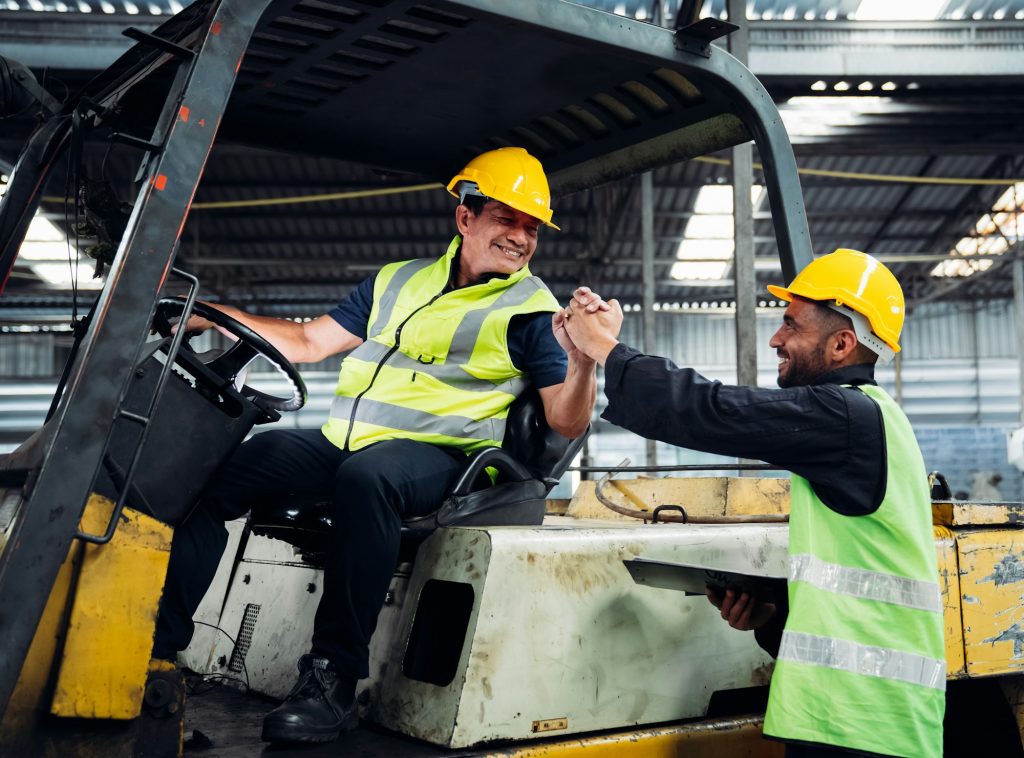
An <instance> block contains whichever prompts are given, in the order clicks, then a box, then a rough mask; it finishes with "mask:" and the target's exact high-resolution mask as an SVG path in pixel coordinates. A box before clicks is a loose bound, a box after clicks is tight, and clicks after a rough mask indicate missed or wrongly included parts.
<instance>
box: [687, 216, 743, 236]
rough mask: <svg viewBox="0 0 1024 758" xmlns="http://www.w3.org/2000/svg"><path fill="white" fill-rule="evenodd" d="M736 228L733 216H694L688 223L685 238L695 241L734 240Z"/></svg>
mask: <svg viewBox="0 0 1024 758" xmlns="http://www.w3.org/2000/svg"><path fill="white" fill-rule="evenodd" d="M734 226H735V223H734V222H733V218H732V215H731V214H730V215H727V214H711V213H708V214H701V215H694V216H690V219H689V221H687V222H686V230H685V231H684V232H683V236H684V237H686V238H687V239H694V240H712V239H732V236H733V228H734Z"/></svg>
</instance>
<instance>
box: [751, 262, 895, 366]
mask: <svg viewBox="0 0 1024 758" xmlns="http://www.w3.org/2000/svg"><path fill="white" fill-rule="evenodd" d="M768 291H769V292H771V293H772V294H773V295H775V296H776V297H781V298H782V299H783V300H787V301H791V300H792V299H793V296H794V295H799V296H800V297H806V298H807V299H808V300H821V301H825V302H826V303H828V302H829V301H834V302H835V304H836V305H838V306H839V307H840V309H842V308H846V309H849V310H851V311H853V312H854V313H859V314H860V315H861V316H863V317H864V318H866V319H867V321H868V324H869V325H870V327H871V331H872V332H873V333H874V334H875V335H877V337H878V338H879V339H881V340H882V342H884V343H885V344H886V345H888V346H889V348H891V349H892V351H893V352H895V353H898V352H899V351H900V331H902V329H903V316H904V303H903V289H902V288H901V287H900V283H899V282H898V281H896V277H895V276H893V274H892V272H891V271H890V270H889V269H887V268H886V267H885V265H884V264H883V263H882V262H881V261H879V260H878V259H877V258H873V257H871V256H870V255H868V254H866V253H861V252H858V251H857V250H847V249H846V248H839V249H838V250H836V251H835V252H834V253H829V254H828V255H823V256H821V257H820V258H816V259H815V260H813V261H811V262H810V263H809V264H807V266H806V267H805V268H804V270H803V271H801V272H800V273H799V274H797V275H796V278H795V279H794V280H793V282H792V283H791V284H790V285H789V286H788V287H778V286H776V285H774V284H769V285H768ZM859 337H860V335H859V334H858V338H859ZM861 341H862V342H863V341H864V340H861ZM868 346H869V347H871V345H870V344H869V345H868ZM876 352H878V351H877V350H876Z"/></svg>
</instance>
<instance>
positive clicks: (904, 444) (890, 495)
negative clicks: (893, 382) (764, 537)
mask: <svg viewBox="0 0 1024 758" xmlns="http://www.w3.org/2000/svg"><path fill="white" fill-rule="evenodd" d="M859 389H860V390H861V391H862V392H864V393H865V394H866V395H867V396H868V397H870V398H872V399H873V400H874V401H875V402H876V403H877V404H878V406H879V408H880V409H881V411H882V421H883V424H884V427H885V446H886V459H887V471H888V478H887V481H886V490H885V497H884V498H883V500H882V504H881V505H880V506H879V508H878V510H876V511H875V512H874V513H872V514H870V515H867V516H843V515H841V514H839V513H836V512H835V511H833V510H831V509H830V508H828V507H827V506H826V505H825V504H824V503H822V502H821V500H820V499H819V498H818V497H817V495H815V493H814V490H813V489H812V488H811V485H810V483H809V482H808V481H807V480H806V479H804V478H802V477H799V476H796V475H793V477H792V491H791V502H790V522H789V553H790V568H789V603H790V614H789V618H788V619H787V621H786V628H785V631H784V632H783V637H782V646H781V648H780V650H779V657H778V660H777V662H776V665H775V672H774V674H773V675H772V683H771V691H770V694H769V698H768V712H767V714H766V715H765V722H764V733H765V734H766V735H771V736H774V737H780V738H783V739H790V740H801V741H804V742H818V743H825V744H828V745H836V746H840V747H846V748H852V749H856V750H865V751H870V752H875V753H882V754H885V755H901V756H915V757H919V756H941V755H942V716H943V713H944V711H945V705H946V698H945V688H946V661H945V649H944V645H943V620H942V598H941V593H940V590H939V585H938V565H937V559H936V551H935V540H934V531H933V528H932V512H931V498H930V495H929V490H928V478H927V472H926V470H925V466H924V460H923V459H922V457H921V451H920V449H919V448H918V446H917V441H916V439H915V438H914V433H913V431H912V430H911V428H910V422H909V421H907V417H906V416H905V415H904V414H903V411H901V410H900V408H899V406H897V405H896V403H895V402H893V400H892V398H890V397H889V396H888V395H887V394H886V393H885V392H884V391H883V390H881V389H880V388H878V387H875V386H871V385H865V386H862V387H860V388H859Z"/></svg>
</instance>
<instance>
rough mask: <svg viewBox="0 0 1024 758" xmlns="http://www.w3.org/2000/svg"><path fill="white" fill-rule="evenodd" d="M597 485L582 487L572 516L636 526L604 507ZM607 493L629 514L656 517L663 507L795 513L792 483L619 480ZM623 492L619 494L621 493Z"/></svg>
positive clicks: (701, 512)
mask: <svg viewBox="0 0 1024 758" xmlns="http://www.w3.org/2000/svg"><path fill="white" fill-rule="evenodd" d="M595 484H596V483H595V482H593V481H584V482H580V485H579V487H577V488H576V492H575V494H574V495H573V498H572V501H571V502H570V503H569V508H568V510H567V513H566V515H568V516H573V517H575V518H600V519H610V520H613V521H624V522H636V519H634V518H631V517H629V516H623V515H621V514H618V513H615V512H614V511H611V510H609V509H608V508H606V507H604V506H603V505H602V504H601V503H600V502H599V501H598V499H597V495H596V494H595ZM612 485H613V487H614V489H613V488H608V489H607V492H608V493H609V496H610V497H611V498H612V499H613V500H617V501H618V502H620V503H621V504H622V505H625V506H627V507H629V508H639V509H641V510H644V509H646V510H650V511H653V510H654V509H655V508H657V507H658V506H660V505H681V506H683V507H684V508H685V509H686V512H687V513H688V514H690V515H691V516H701V517H708V516H725V515H754V514H779V513H788V512H789V480H788V479H782V478H771V477H731V476H715V477H679V478H671V477H666V478H664V479H613V480H612ZM616 490H617V492H616Z"/></svg>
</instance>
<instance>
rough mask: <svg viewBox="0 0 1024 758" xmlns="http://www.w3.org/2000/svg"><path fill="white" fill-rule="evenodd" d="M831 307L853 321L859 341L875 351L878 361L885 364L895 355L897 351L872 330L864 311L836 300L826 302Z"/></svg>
mask: <svg viewBox="0 0 1024 758" xmlns="http://www.w3.org/2000/svg"><path fill="white" fill-rule="evenodd" d="M824 304H825V305H827V306H828V307H829V308H831V309H832V310H834V311H835V312H836V313H841V314H842V315H844V316H846V317H847V318H849V319H850V321H852V322H853V331H854V332H855V333H856V334H857V341H858V342H859V343H860V344H862V345H864V347H866V348H867V349H868V350H870V351H871V352H873V353H875V354H876V355H877V356H878V362H879V363H880V364H881V365H883V366H885V365H887V364H888V363H889V361H891V360H892V359H893V357H895V355H896V353H895V351H894V350H893V349H892V348H891V347H889V346H888V345H886V344H885V342H883V341H882V340H881V339H879V338H878V337H877V336H876V335H875V333H874V332H873V331H871V324H870V322H869V321H868V319H867V316H865V315H864V314H862V313H857V311H855V310H852V309H851V308H847V307H846V306H843V305H839V304H838V303H836V302H835V301H834V300H831V301H828V302H826V303H824Z"/></svg>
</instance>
